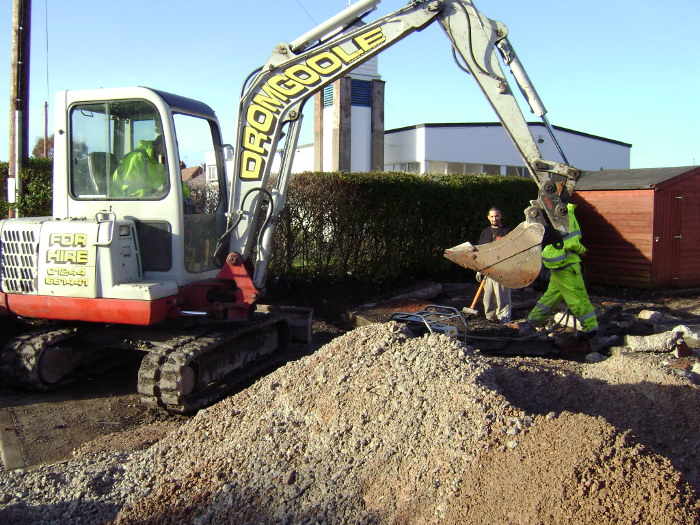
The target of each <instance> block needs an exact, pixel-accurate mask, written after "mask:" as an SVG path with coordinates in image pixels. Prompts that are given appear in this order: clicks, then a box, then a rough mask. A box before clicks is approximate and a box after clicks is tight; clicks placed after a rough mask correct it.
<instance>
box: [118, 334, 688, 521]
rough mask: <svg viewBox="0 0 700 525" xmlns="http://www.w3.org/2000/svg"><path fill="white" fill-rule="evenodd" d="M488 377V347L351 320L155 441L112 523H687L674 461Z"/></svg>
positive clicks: (598, 422)
mask: <svg viewBox="0 0 700 525" xmlns="http://www.w3.org/2000/svg"><path fill="white" fill-rule="evenodd" d="M590 366H593V365H590ZM654 379H655V380H656V381H662V382H666V381H668V382H670V383H676V382H677V381H679V378H676V377H671V376H668V375H667V374H663V375H662V376H659V377H656V378H654ZM685 386H687V387H688V388H689V389H691V390H693V391H695V388H694V387H692V386H690V385H685ZM502 390H503V389H502V388H501V386H499V384H498V381H497V377H496V374H495V373H494V368H493V367H492V366H490V364H489V363H488V362H487V360H485V359H483V358H482V357H480V356H479V355H478V354H474V353H471V352H470V351H468V350H467V349H465V347H463V346H462V345H460V344H458V343H456V342H454V341H451V340H449V339H447V338H444V337H442V336H430V337H427V338H420V339H413V338H408V337H406V334H405V332H403V331H402V330H401V329H400V327H399V326H397V325H393V324H390V325H373V326H369V327H365V328H362V329H358V330H355V331H353V332H350V333H349V334H347V335H346V336H343V337H341V338H338V339H336V340H335V341H333V342H332V343H331V344H329V345H327V346H326V347H324V348H323V349H322V350H320V351H319V352H317V353H316V354H315V355H313V356H311V357H309V358H307V359H305V360H303V361H302V362H300V363H298V364H296V365H294V366H292V367H286V369H284V370H281V371H279V372H278V373H275V374H273V376H270V377H268V378H266V379H265V380H263V381H260V382H259V383H257V384H256V385H254V386H253V387H252V388H250V389H248V390H247V391H246V392H244V393H242V394H240V395H238V396H235V397H233V398H231V399H229V400H226V401H224V402H222V403H219V404H218V405H217V406H215V407H212V408H211V409H209V410H207V411H205V412H203V413H201V414H200V415H198V416H197V417H196V418H195V419H194V420H193V421H192V422H190V423H189V424H187V425H185V426H184V427H182V428H181V429H180V431H179V432H176V433H173V434H171V435H170V436H168V437H167V438H166V439H164V440H162V441H161V442H160V443H159V444H158V445H157V446H156V447H155V448H154V449H153V454H154V458H157V460H158V466H157V478H158V479H161V480H162V481H161V482H160V483H159V484H158V485H157V486H156V489H155V490H154V491H153V492H152V493H151V494H150V495H149V496H147V497H146V498H143V499H141V500H139V501H137V502H135V503H133V504H132V505H130V506H129V507H127V508H125V509H123V510H122V511H121V512H120V514H119V517H118V519H117V520H116V521H117V523H136V522H138V523H144V522H151V523H158V522H168V521H176V522H191V521H194V520H196V521H198V522H208V523H212V522H213V523H225V522H228V523H233V522H246V521H255V522H265V523H277V522H279V523H305V522H308V523H314V522H319V523H322V522H335V523H339V522H343V523H346V522H358V523H361V522H381V523H430V522H435V523H476V522H481V523H503V522H511V523H533V522H543V523H560V522H572V521H573V522H598V523H606V522H607V523H612V522H618V521H623V522H624V521H630V522H634V521H645V522H652V523H691V522H695V521H697V520H698V502H697V499H696V498H695V495H694V493H693V491H692V489H691V487H690V486H689V485H688V484H687V483H685V482H684V481H683V480H682V476H681V473H680V472H679V471H678V469H676V468H674V466H673V465H672V463H671V462H670V461H669V460H668V459H667V458H665V457H662V456H659V455H657V454H655V453H653V452H652V451H651V450H649V449H648V448H646V447H644V446H643V445H641V444H639V443H637V442H635V441H634V439H633V437H632V436H631V434H630V433H629V432H627V431H625V430H622V429H617V428H615V427H614V426H613V425H611V424H610V423H608V422H607V421H605V420H604V419H603V418H602V417H595V416H591V415H586V414H571V413H563V414H561V415H559V416H558V417H557V416H556V415H555V413H550V414H548V415H533V414H531V413H529V412H526V411H525V410H522V409H521V408H516V406H515V405H514V404H513V403H511V402H509V401H508V399H507V398H506V397H505V396H504V395H503V394H502V393H501V392H500V391H502ZM532 393H533V394H535V396H537V395H539V394H541V393H542V392H539V391H537V390H534V391H533V392H532ZM527 397H528V396H526V398H527ZM609 401H610V400H609ZM669 437H670V436H669Z"/></svg>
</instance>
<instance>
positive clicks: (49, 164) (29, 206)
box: [0, 157, 53, 218]
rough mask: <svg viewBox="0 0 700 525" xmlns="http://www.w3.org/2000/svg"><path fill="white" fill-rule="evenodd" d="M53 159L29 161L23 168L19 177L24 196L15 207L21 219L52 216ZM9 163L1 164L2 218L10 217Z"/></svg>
mask: <svg viewBox="0 0 700 525" xmlns="http://www.w3.org/2000/svg"><path fill="white" fill-rule="evenodd" d="M52 170H53V159H51V158H35V157H30V158H29V159H27V166H26V167H25V168H22V169H21V170H20V172H19V176H20V178H21V179H22V194H21V195H20V196H19V198H18V200H17V203H16V204H15V206H16V207H17V209H18V210H19V216H20V217H44V216H48V215H51V192H52V187H53V185H52ZM7 175H8V164H7V162H0V187H1V188H2V189H3V191H2V192H1V195H0V217H2V218H5V217H7V215H8V211H9V208H10V205H9V204H8V202H7Z"/></svg>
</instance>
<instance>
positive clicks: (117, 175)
mask: <svg viewBox="0 0 700 525" xmlns="http://www.w3.org/2000/svg"><path fill="white" fill-rule="evenodd" d="M164 156H165V146H164V144H163V135H158V137H156V139H155V140H140V141H139V144H138V147H137V148H136V149H135V150H133V151H131V152H130V153H128V154H126V155H125V156H124V158H123V159H122V160H121V162H120V163H119V167H118V168H117V169H116V171H115V172H114V175H113V177H112V184H113V189H114V191H115V192H116V194H117V195H118V196H124V197H136V198H160V197H162V196H164V195H165V194H166V193H167V192H168V178H167V177H166V172H165V163H163V162H161V160H160V159H162V158H163V157H164Z"/></svg>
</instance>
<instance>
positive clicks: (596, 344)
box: [590, 333, 617, 352]
mask: <svg viewBox="0 0 700 525" xmlns="http://www.w3.org/2000/svg"><path fill="white" fill-rule="evenodd" d="M616 341H617V336H616V335H611V336H609V337H605V336H604V335H600V334H599V333H596V334H595V335H594V336H593V337H591V339H590V344H591V352H600V351H601V350H605V349H606V348H610V347H611V346H612V345H614V344H615V342H616Z"/></svg>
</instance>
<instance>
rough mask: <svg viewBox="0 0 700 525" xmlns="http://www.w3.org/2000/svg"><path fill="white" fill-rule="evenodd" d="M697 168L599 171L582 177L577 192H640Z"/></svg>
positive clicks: (699, 168)
mask: <svg viewBox="0 0 700 525" xmlns="http://www.w3.org/2000/svg"><path fill="white" fill-rule="evenodd" d="M695 170H700V167H698V166H680V167H676V168H644V169H635V170H600V171H593V172H590V173H587V174H585V175H583V176H582V177H581V178H580V179H579V181H578V183H577V184H576V191H579V190H641V189H650V188H653V187H655V186H658V185H659V184H661V183H663V182H666V181H667V180H670V179H673V178H675V177H678V176H679V175H683V174H685V173H689V172H691V171H695Z"/></svg>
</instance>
